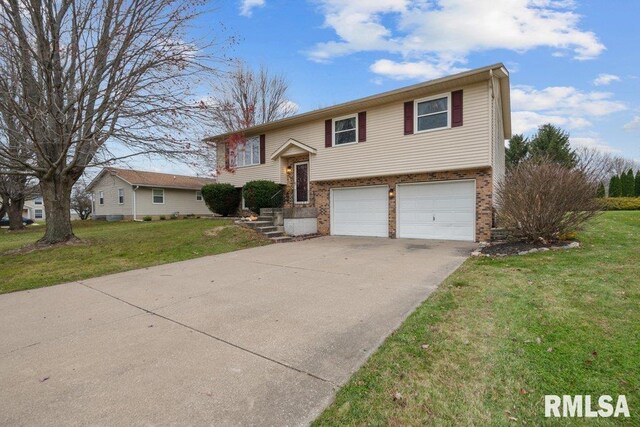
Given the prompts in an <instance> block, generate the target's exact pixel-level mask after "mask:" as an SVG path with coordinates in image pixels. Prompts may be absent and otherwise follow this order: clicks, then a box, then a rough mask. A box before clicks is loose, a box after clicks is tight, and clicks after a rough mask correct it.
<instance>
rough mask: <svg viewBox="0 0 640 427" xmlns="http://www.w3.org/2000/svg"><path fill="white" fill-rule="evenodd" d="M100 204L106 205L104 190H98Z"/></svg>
mask: <svg viewBox="0 0 640 427" xmlns="http://www.w3.org/2000/svg"><path fill="white" fill-rule="evenodd" d="M98 204H99V205H100V206H104V191H99V192H98Z"/></svg>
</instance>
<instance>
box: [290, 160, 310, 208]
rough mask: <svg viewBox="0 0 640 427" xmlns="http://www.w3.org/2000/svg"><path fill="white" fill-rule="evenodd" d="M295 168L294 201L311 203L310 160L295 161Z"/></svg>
mask: <svg viewBox="0 0 640 427" xmlns="http://www.w3.org/2000/svg"><path fill="white" fill-rule="evenodd" d="M293 170H294V176H293V180H294V191H293V193H294V195H293V197H294V201H295V203H309V162H302V163H295V164H294V165H293Z"/></svg>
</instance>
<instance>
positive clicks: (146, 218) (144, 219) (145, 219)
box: [142, 215, 151, 221]
mask: <svg viewBox="0 0 640 427" xmlns="http://www.w3.org/2000/svg"><path fill="white" fill-rule="evenodd" d="M142 220H143V221H151V217H150V216H149V215H147V216H145V217H142Z"/></svg>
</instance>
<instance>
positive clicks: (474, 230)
mask: <svg viewBox="0 0 640 427" xmlns="http://www.w3.org/2000/svg"><path fill="white" fill-rule="evenodd" d="M449 182H451V183H454V182H473V183H474V189H475V196H474V200H473V241H474V242H475V241H476V234H477V228H476V225H477V224H476V222H477V219H476V218H477V216H476V214H477V206H476V205H477V203H478V181H477V180H476V179H474V178H467V179H441V180H438V181H426V182H425V181H423V182H407V183H401V184H396V237H398V236H400V203H399V202H398V200H400V190H401V189H402V187H408V186H411V185H425V184H446V183H449Z"/></svg>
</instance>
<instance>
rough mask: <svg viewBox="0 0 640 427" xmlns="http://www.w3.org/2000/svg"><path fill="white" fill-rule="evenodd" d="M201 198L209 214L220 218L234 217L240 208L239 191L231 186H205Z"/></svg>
mask: <svg viewBox="0 0 640 427" xmlns="http://www.w3.org/2000/svg"><path fill="white" fill-rule="evenodd" d="M202 198H203V199H204V202H205V203H206V204H207V207H208V208H209V210H210V211H211V212H213V213H217V214H218V215H222V216H229V215H234V214H235V213H236V212H238V206H240V190H239V189H237V188H236V187H234V186H233V185H231V184H221V183H217V184H207V185H205V186H204V187H202Z"/></svg>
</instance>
